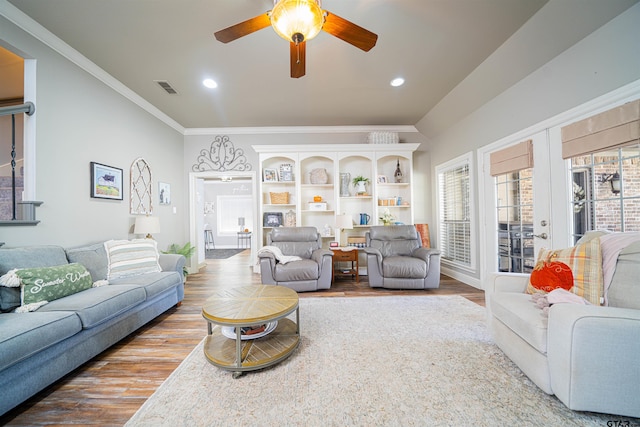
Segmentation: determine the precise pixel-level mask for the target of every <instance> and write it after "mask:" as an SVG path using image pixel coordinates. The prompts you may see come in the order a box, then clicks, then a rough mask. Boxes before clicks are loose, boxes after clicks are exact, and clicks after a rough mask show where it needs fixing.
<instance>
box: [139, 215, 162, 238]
mask: <svg viewBox="0 0 640 427" xmlns="http://www.w3.org/2000/svg"><path fill="white" fill-rule="evenodd" d="M159 232H160V218H158V217H157V216H149V215H147V216H139V217H137V218H136V223H135V225H134V226H133V233H134V234H146V236H145V238H147V239H153V236H152V235H151V233H159Z"/></svg>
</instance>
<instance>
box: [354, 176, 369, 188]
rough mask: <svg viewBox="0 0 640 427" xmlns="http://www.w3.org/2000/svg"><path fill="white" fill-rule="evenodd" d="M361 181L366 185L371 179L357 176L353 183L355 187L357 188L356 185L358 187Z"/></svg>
mask: <svg viewBox="0 0 640 427" xmlns="http://www.w3.org/2000/svg"><path fill="white" fill-rule="evenodd" d="M360 181H363V182H365V183H368V182H369V178H365V177H364V176H362V175H358V176H356V177H355V178H353V180H352V182H353V185H354V186H355V185H358V183H359V182H360Z"/></svg>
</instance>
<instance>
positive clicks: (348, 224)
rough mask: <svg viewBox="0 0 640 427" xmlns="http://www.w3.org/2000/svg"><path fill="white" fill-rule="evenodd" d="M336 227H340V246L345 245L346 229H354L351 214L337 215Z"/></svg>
mask: <svg viewBox="0 0 640 427" xmlns="http://www.w3.org/2000/svg"><path fill="white" fill-rule="evenodd" d="M336 228H339V229H340V246H343V245H342V235H343V234H344V230H351V229H353V220H352V219H351V215H345V214H342V215H336Z"/></svg>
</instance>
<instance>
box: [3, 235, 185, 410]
mask: <svg viewBox="0 0 640 427" xmlns="http://www.w3.org/2000/svg"><path fill="white" fill-rule="evenodd" d="M67 263H78V264H81V265H83V266H84V267H85V268H86V270H87V271H89V273H91V278H92V280H93V281H98V280H104V279H106V278H107V271H108V257H107V251H106V249H105V246H104V243H98V244H93V245H89V246H84V247H80V248H73V249H65V248H63V247H60V246H32V247H22V248H6V249H5V248H0V276H2V275H5V274H6V273H7V272H8V271H10V270H12V269H16V268H36V267H52V266H59V265H63V264H67ZM158 264H159V265H160V268H161V270H162V271H159V272H150V273H144V274H137V275H132V276H130V277H120V278H117V279H113V280H109V284H108V285H106V286H100V287H92V288H89V289H86V290H82V291H80V292H78V293H74V294H72V295H68V296H65V297H62V298H59V299H56V300H53V301H50V302H49V303H47V304H45V305H44V306H42V307H40V308H38V309H37V310H36V311H32V312H25V313H17V312H15V311H13V309H14V308H15V305H16V301H15V298H16V293H15V292H16V289H15V288H14V289H11V288H6V287H0V309H2V312H0V390H2V399H0V415H2V414H4V413H6V412H7V411H9V410H11V409H12V408H14V407H15V406H17V405H19V404H20V403H21V402H23V401H25V400H26V399H28V398H29V397H31V396H33V395H34V394H36V393H37V392H39V391H40V390H42V389H44V388H45V387H47V386H48V385H50V384H52V383H54V382H55V381H57V380H58V379H60V378H62V377H63V376H64V375H66V374H68V373H69V372H71V371H73V370H74V369H76V368H77V367H79V366H80V365H82V364H83V363H85V362H87V361H88V360H90V359H91V358H93V357H94V356H96V355H98V354H100V353H101V352H102V351H104V350H105V349H107V348H109V347H110V346H111V345H113V344H115V343H116V342H118V341H119V340H121V339H122V338H124V337H126V336H127V335H129V334H130V333H132V332H134V331H135V330H136V329H138V328H140V327H141V326H143V325H144V324H146V323H147V322H149V321H151V320H152V319H154V318H155V317H157V316H158V315H160V314H161V313H163V312H165V311H166V310H168V309H169V308H171V307H173V306H176V305H178V304H179V303H180V301H182V299H183V296H184V280H183V273H182V269H183V266H184V264H185V258H184V257H183V256H182V255H174V254H160V255H159V257H158ZM17 303H18V304H20V301H19V293H18V301H17Z"/></svg>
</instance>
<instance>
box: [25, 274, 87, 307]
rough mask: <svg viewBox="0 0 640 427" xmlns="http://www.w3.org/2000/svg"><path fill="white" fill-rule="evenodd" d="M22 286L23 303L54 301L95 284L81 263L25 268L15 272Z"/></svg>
mask: <svg viewBox="0 0 640 427" xmlns="http://www.w3.org/2000/svg"><path fill="white" fill-rule="evenodd" d="M15 274H16V276H18V278H19V279H20V284H21V288H22V305H23V306H24V305H28V304H33V303H38V302H42V301H53V300H56V299H59V298H63V297H66V296H67V295H72V294H75V293H78V292H80V291H84V290H86V289H90V288H91V287H92V286H93V280H92V279H91V274H90V273H89V272H88V271H87V269H86V268H84V266H83V265H81V264H65V265H58V266H55V267H41V268H23V269H20V270H17V271H16V272H15Z"/></svg>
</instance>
